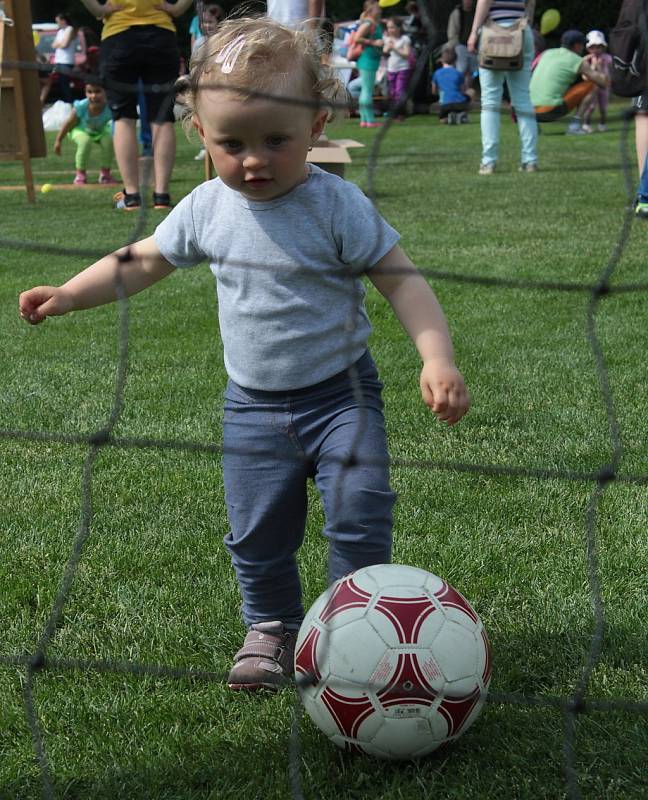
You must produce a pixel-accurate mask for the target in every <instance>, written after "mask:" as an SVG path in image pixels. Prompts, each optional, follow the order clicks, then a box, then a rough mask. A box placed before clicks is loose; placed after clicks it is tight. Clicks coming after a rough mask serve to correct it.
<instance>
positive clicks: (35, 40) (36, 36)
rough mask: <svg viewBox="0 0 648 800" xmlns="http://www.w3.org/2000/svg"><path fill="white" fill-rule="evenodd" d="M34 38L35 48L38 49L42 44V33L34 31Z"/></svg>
mask: <svg viewBox="0 0 648 800" xmlns="http://www.w3.org/2000/svg"><path fill="white" fill-rule="evenodd" d="M32 36H33V37H34V47H38V43H39V42H40V33H39V32H38V31H32Z"/></svg>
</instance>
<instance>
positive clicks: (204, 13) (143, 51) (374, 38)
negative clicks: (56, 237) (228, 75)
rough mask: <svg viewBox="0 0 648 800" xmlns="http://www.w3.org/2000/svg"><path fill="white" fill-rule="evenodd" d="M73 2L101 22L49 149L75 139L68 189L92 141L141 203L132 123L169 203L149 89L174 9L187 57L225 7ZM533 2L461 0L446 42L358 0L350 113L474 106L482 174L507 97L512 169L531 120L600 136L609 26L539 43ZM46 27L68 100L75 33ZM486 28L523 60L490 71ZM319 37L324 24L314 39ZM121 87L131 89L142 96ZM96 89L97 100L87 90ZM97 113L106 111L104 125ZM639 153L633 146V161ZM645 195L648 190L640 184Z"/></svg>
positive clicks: (351, 44)
mask: <svg viewBox="0 0 648 800" xmlns="http://www.w3.org/2000/svg"><path fill="white" fill-rule="evenodd" d="M81 1H82V3H83V5H84V6H85V7H86V9H87V10H88V11H90V12H91V13H92V14H93V15H94V16H95V17H96V18H97V19H98V20H100V21H101V22H102V37H101V46H100V48H99V52H100V61H99V74H100V76H101V80H100V82H101V83H102V86H97V85H96V84H92V83H91V84H88V86H87V89H86V92H87V96H86V98H85V100H80V101H78V100H77V101H76V102H74V105H73V107H72V109H71V114H70V116H69V118H68V119H67V120H66V121H65V123H64V125H63V127H62V129H61V132H60V135H59V137H58V138H57V145H56V152H58V153H60V152H61V149H62V143H63V140H64V139H65V138H66V137H67V138H69V139H70V140H71V141H72V142H73V144H74V146H75V147H76V159H75V161H76V174H75V178H74V182H75V183H76V184H83V183H85V182H87V163H88V159H89V158H90V153H91V150H92V145H93V144H96V145H97V146H98V148H99V151H100V154H101V155H100V160H101V165H100V173H99V174H100V178H99V179H100V181H101V182H104V183H106V182H112V181H113V180H114V179H113V177H112V173H111V161H112V158H113V152H114V158H115V160H116V162H117V167H118V170H119V173H120V176H121V180H122V182H123V188H122V189H121V190H120V191H119V192H118V193H117V195H116V196H115V199H114V203H115V206H116V207H117V208H120V209H124V210H126V211H131V210H137V209H139V208H140V207H141V205H142V202H143V200H142V198H141V196H140V178H141V176H140V172H139V155H140V154H139V148H138V140H137V133H136V129H137V126H138V120H139V129H140V143H141V144H143V145H144V150H145V151H146V152H150V153H152V156H153V177H154V187H153V195H152V204H153V206H154V207H155V208H158V209H165V208H170V207H171V205H172V203H171V196H170V193H169V181H170V177H171V173H172V170H173V166H174V161H175V146H176V144H175V135H176V134H175V124H174V123H175V116H174V103H173V99H172V94H171V93H170V92H168V91H167V92H164V91H157V92H153V91H152V90H151V87H152V86H153V85H157V86H162V87H166V88H167V89H169V88H170V87H172V86H173V84H174V83H175V81H176V80H177V78H178V76H179V73H180V61H181V57H180V52H179V49H178V42H177V37H176V25H175V20H176V18H177V17H179V16H180V15H182V14H184V13H185V12H186V11H188V10H189V9H190V8H193V9H194V11H195V15H194V17H193V19H192V22H191V25H190V28H189V35H190V43H191V45H190V46H191V53H192V54H194V53H196V51H197V50H198V49H199V48H200V47H201V44H202V43H203V42H204V41H205V40H206V39H208V38H209V37H210V36H212V35H213V34H214V33H215V31H216V30H217V29H218V27H219V26H220V25H221V24H222V22H223V20H224V19H225V14H224V12H223V9H222V7H221V6H220V5H219V4H218V3H214V2H211V1H210V0H196V2H195V6H194V0H176V2H174V3H168V2H160V1H159V0H143V2H140V3H138V4H137V5H136V6H134V5H130V4H129V5H126V4H120V3H118V2H112V0H111V1H110V2H102V1H100V0H81ZM534 5H535V3H534V0H459V2H458V3H457V5H456V6H455V8H454V9H453V10H452V11H451V13H450V15H449V17H448V20H447V30H446V32H445V33H446V37H445V41H438V40H437V41H430V40H429V37H428V31H427V29H426V25H425V24H424V23H423V20H422V18H421V14H420V12H419V9H418V5H417V3H416V2H415V0H410V2H408V3H407V4H406V6H405V13H404V14H402V15H398V14H391V15H390V16H388V17H387V18H386V19H384V18H383V8H382V7H381V5H380V3H379V2H378V0H364V3H363V6H362V9H361V12H360V15H359V18H358V21H357V22H356V23H355V24H354V25H352V26H351V27H350V30H349V32H348V34H347V38H348V42H346V48H345V50H346V52H347V53H349V54H350V53H351V52H352V48H353V49H354V56H353V62H352V63H350V62H349V61H348V60H347V62H346V66H350V67H353V70H354V72H353V73H351V70H350V69H347V70H342V69H340V71H339V74H340V75H342V74H343V72H345V73H346V77H347V91H348V93H349V96H350V98H352V101H351V106H350V107H351V113H352V115H357V116H358V117H359V125H360V127H363V128H376V127H379V126H380V125H382V124H383V122H384V119H383V117H384V116H388V117H389V118H391V119H393V120H394V121H396V122H403V121H405V120H406V118H407V117H408V115H410V114H411V113H416V112H417V111H421V110H424V111H429V110H430V108H435V109H438V111H437V115H438V119H439V121H440V122H441V123H443V124H461V123H466V122H468V121H469V120H470V111H471V109H472V110H479V118H480V129H481V159H480V164H479V174H480V175H492V174H494V173H495V171H496V168H497V163H498V159H499V144H500V124H501V118H502V108H503V104H504V103H508V104H510V108H511V113H512V116H513V119H514V121H515V122H516V124H517V130H518V133H519V139H520V170H521V171H522V172H535V171H537V169H538V133H539V123H540V124H543V123H554V122H556V121H557V120H560V119H561V118H568V125H567V128H566V133H568V134H570V135H583V134H589V133H592V132H594V131H595V130H598V131H599V132H605V131H606V130H607V124H608V110H607V109H608V104H609V100H610V68H611V56H610V55H609V53H607V41H606V37H605V34H604V33H603V32H602V31H600V30H596V29H592V30H590V31H589V32H588V33H587V34H585V33H583V32H581V31H578V30H567V31H565V32H564V33H563V34H562V37H561V38H560V42H559V46H555V47H547V44H546V41H545V39H544V37H543V36H542V35H541V33H540V31H539V30H538V27H537V26H536V25H534V24H533V10H534ZM134 9H136V10H134ZM324 13H325V6H324V0H268V3H267V18H269V19H274V20H275V21H277V22H279V23H281V24H284V25H287V26H288V27H291V28H299V27H300V26H307V27H310V28H311V29H315V30H320V32H321V31H327V35H328V36H329V37H330V36H332V30H333V25H332V24H331V25H328V26H327V24H326V20H325V19H324ZM56 22H57V25H58V26H59V29H58V33H57V36H56V39H55V42H54V48H55V70H56V73H57V74H58V85H59V88H60V90H61V93H62V96H63V99H65V100H66V101H68V102H71V101H72V98H71V96H70V85H69V75H70V71H71V70H72V68H73V59H74V54H73V53H74V34H75V29H74V27H73V25H72V22H71V20H70V17H69V15H67V14H66V13H64V12H61V13H59V14H57V16H56ZM491 25H496V26H499V30H500V31H501V30H503V29H504V30H506V29H509V30H510V31H513V30H514V29H519V30H520V33H521V42H522V46H521V50H522V52H521V58H520V64H516V65H515V67H514V68H510V69H502V68H499V67H498V68H493V67H492V66H489V65H488V64H487V62H486V61H484V63H482V64H481V65H480V60H479V46H480V45H479V43H480V38H481V36H482V32H483V31H484V30H486V29H487V28H488V27H489V26H491ZM324 38H325V37H324V36H323V35H322V34H321V33H320V39H321V40H323V39H324ZM330 45H331V42H330V40H329V48H328V52H327V50H326V47H324V48H323V52H325V53H326V55H324V56H323V57H324V58H328V60H329V63H333V61H332V58H333V54H332V52H331V50H332V48H331V46H330ZM426 46H427V47H426ZM342 52H345V51H342ZM347 58H348V56H347ZM420 60H423V61H424V64H423V68H421V67H419V69H416V66H417V63H419V61H420ZM131 86H138V87H139V91H138V92H136V91H134V90H133V89H131V88H130V87H131ZM142 87H144V88H145V91H142ZM46 91H47V88H46V87H44V92H45V93H46ZM104 92H105V95H104ZM101 97H103V100H104V102H103V104H102V103H100V102H98V99H97V98H99V99H101ZM435 104H436V105H435ZM635 109H636V112H637V116H638V117H641V116H643V115H644V114H645V112H644V109H643V107H642V101H641V98H640V99H639V100H638V101H637V103H636V104H635ZM107 114H109V115H110V116H111V120H110V121H109V122H107V121H106V115H107ZM643 130H644V125H643V121H642V120H641V119H638V121H637V139H638V141H639V139H640V138H642V137H643V136H644V133H643ZM109 133H111V134H112V141H109V138H108V135H109ZM643 149H644V148H643V145H639V144H638V157H639V156H640V155H641V154H642V153H643ZM639 151H641V152H639ZM195 158H196V159H197V160H202V159H204V158H205V149H204V148H201V149H200V150H199V152H198V153H197V154H196V156H195ZM640 172H643V169H641V170H640ZM647 188H648V179H647ZM642 196H643V195H642ZM645 197H646V198H648V191H647V192H646V194H645ZM644 206H646V203H644V201H643V200H642V201H641V208H639V207H638V214H639V215H640V216H643V215H645V216H647V217H648V206H647V207H646V209H644ZM644 211H645V214H644Z"/></svg>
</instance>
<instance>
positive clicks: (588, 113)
mask: <svg viewBox="0 0 648 800" xmlns="http://www.w3.org/2000/svg"><path fill="white" fill-rule="evenodd" d="M585 46H586V48H587V53H588V54H587V55H586V56H585V58H586V59H587V60H588V61H589V62H590V65H591V66H592V68H593V69H595V70H597V72H602V73H603V74H604V75H605V76H606V77H607V78H608V81H609V80H610V79H611V77H612V56H611V55H610V54H609V53H606V52H605V51H606V48H607V42H606V40H605V35H604V34H603V33H602V32H601V31H590V32H589V33H588V34H587V38H586V40H585ZM610 91H611V90H610V87H609V85H608V86H606V87H605V88H601V87H600V86H596V87H595V88H594V91H593V92H592V94H591V97H590V100H589V102H588V104H587V105H586V106H585V108H584V110H583V124H582V125H581V130H583V131H585V133H592V125H591V122H592V115H593V114H594V111H595V110H596V106H597V105H598V109H599V115H600V116H599V125H598V129H599V131H601V132H604V131H606V130H607V108H608V103H609V102H610Z"/></svg>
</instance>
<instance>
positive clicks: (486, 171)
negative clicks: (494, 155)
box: [479, 164, 495, 175]
mask: <svg viewBox="0 0 648 800" xmlns="http://www.w3.org/2000/svg"><path fill="white" fill-rule="evenodd" d="M494 172H495V164H480V165H479V174H480V175H492V174H493V173H494Z"/></svg>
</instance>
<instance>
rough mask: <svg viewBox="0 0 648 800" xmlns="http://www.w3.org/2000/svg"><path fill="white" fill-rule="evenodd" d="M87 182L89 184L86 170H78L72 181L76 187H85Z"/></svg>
mask: <svg viewBox="0 0 648 800" xmlns="http://www.w3.org/2000/svg"><path fill="white" fill-rule="evenodd" d="M87 182H88V176H87V174H86V171H85V170H84V169H78V170H77V171H76V175H75V176H74V180H73V181H72V183H73V184H74V185H75V186H85V184H86V183H87Z"/></svg>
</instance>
